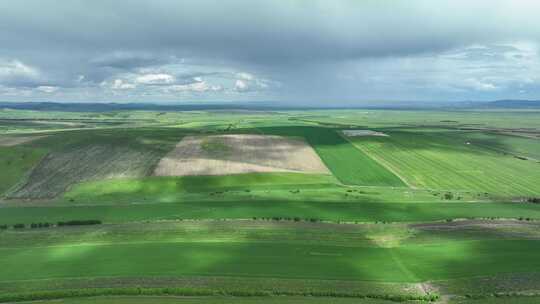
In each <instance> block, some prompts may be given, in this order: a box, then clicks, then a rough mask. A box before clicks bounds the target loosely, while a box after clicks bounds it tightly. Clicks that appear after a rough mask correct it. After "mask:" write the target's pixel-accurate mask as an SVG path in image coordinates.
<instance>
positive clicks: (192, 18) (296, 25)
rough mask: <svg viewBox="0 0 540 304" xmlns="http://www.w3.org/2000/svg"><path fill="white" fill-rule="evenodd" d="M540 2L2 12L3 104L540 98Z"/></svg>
mask: <svg viewBox="0 0 540 304" xmlns="http://www.w3.org/2000/svg"><path fill="white" fill-rule="evenodd" d="M539 12H540V1H536V0H475V1H471V0H466V1H465V0H438V1H434V0H401V1H400V0H395V1H390V0H374V1H370V0H350V1H348V0H325V1H319V0H256V1H253V0H226V1H223V0H213V1H210V0H193V1H191V0H182V1H176V0H153V1H142V0H141V1H136V0H115V1H110V0H91V1H90V0H87V1H82V0H69V1H65V0H18V1H7V0H6V1H0V101H62V102H161V103H194V102H195V103H197V102H235V101H241V102H246V101H276V102H281V103H287V104H290V105H295V104H299V105H300V104H314V105H325V106H328V105H330V106H331V105H353V104H366V103H369V104H376V103H382V102H384V103H388V102H400V101H421V102H430V103H431V102H432V103H437V102H439V103H440V102H448V101H470V100H472V101H483V100H497V99H540V18H539V17H538V13H539Z"/></svg>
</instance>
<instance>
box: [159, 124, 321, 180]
mask: <svg viewBox="0 0 540 304" xmlns="http://www.w3.org/2000/svg"><path fill="white" fill-rule="evenodd" d="M251 172H306V173H326V172H328V170H327V169H326V167H325V166H324V164H323V163H322V161H321V160H320V158H319V157H318V156H317V154H316V153H315V152H314V151H313V150H312V149H311V147H309V146H308V145H307V144H306V143H304V142H303V141H301V140H296V139H289V138H285V137H281V136H264V135H253V134H243V135H216V136H206V137H201V136H187V137H185V138H183V139H182V141H180V142H179V143H178V145H177V146H176V148H175V149H174V150H173V151H171V152H170V153H169V154H167V155H166V156H165V157H164V158H163V159H162V160H161V161H160V162H159V164H158V166H157V167H156V170H155V172H154V174H155V175H158V176H184V175H226V174H235V173H251Z"/></svg>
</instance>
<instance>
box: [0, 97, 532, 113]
mask: <svg viewBox="0 0 540 304" xmlns="http://www.w3.org/2000/svg"><path fill="white" fill-rule="evenodd" d="M478 108H494V109H540V100H517V99H516V100H512V99H505V100H496V101H461V102H415V101H402V102H383V103H371V104H370V103H368V104H364V105H339V104H338V105H330V104H327V105H309V104H307V103H288V102H235V103H185V104H176V105H175V104H158V103H106V102H93V103H77V102H71V103H70V102H67V103H64V102H0V109H15V110H34V111H60V112H109V111H123V110H147V111H238V110H240V111H277V110H309V109H373V110H374V109H381V110H384V109H395V110H437V109H478Z"/></svg>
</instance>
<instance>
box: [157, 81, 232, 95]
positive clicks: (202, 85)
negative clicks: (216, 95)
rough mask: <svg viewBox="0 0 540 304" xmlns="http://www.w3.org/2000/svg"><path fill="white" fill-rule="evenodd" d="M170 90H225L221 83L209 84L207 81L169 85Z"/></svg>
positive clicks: (200, 91) (199, 91)
mask: <svg viewBox="0 0 540 304" xmlns="http://www.w3.org/2000/svg"><path fill="white" fill-rule="evenodd" d="M167 89H168V90H171V91H176V92H197V93H202V92H217V91H221V90H223V87H222V86H220V85H209V84H208V83H207V82H205V81H200V82H194V83H190V84H180V85H173V86H169V87H167Z"/></svg>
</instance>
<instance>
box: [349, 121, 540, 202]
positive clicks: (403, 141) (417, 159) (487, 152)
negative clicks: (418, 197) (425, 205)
mask: <svg viewBox="0 0 540 304" xmlns="http://www.w3.org/2000/svg"><path fill="white" fill-rule="evenodd" d="M387 133H388V134H389V135H390V136H389V137H369V138H368V137H363V138H355V139H354V142H355V144H356V145H357V146H358V147H359V148H360V149H362V150H363V151H366V153H368V154H370V155H373V157H374V158H376V159H378V160H380V161H381V163H384V164H386V165H387V166H388V167H390V168H392V169H393V170H394V171H395V172H398V174H399V175H400V176H402V177H403V178H404V179H405V180H406V181H407V183H408V184H410V185H412V186H414V187H417V188H430V189H443V190H469V191H478V192H489V193H493V194H498V195H503V196H519V195H537V194H539V193H540V188H539V186H538V185H540V170H538V169H539V168H540V164H539V163H537V162H536V161H533V160H522V159H518V158H516V157H514V156H512V155H505V154H504V153H503V152H500V151H498V150H503V149H505V150H507V149H508V150H509V149H511V148H506V147H505V145H506V144H509V143H508V142H506V143H505V142H498V141H497V142H495V141H491V142H490V141H487V140H483V141H480V138H479V137H478V136H469V134H468V133H467V132H457V131H420V132H404V131H395V132H394V131H392V132H387ZM477 141H480V143H478V144H477ZM531 141H533V140H531ZM495 143H496V144H495ZM486 146H487V147H488V148H486ZM531 147H532V148H534V147H536V146H535V145H534V144H531V145H529V146H526V148H531ZM521 148H523V145H521ZM531 151H532V152H531V153H535V150H534V149H532V150H531Z"/></svg>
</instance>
